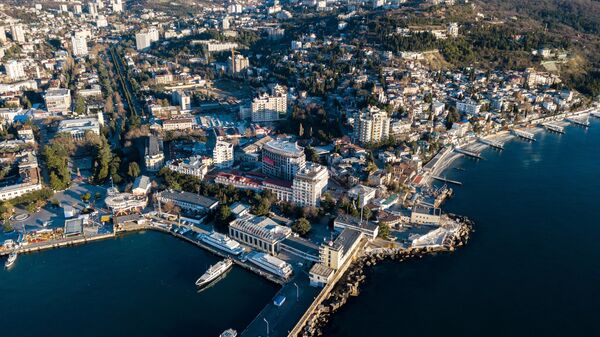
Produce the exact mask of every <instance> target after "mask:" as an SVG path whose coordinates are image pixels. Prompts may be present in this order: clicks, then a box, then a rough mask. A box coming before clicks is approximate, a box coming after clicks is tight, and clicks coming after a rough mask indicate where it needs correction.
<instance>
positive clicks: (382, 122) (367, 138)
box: [354, 106, 390, 144]
mask: <svg viewBox="0 0 600 337" xmlns="http://www.w3.org/2000/svg"><path fill="white" fill-rule="evenodd" d="M389 135H390V118H389V117H388V114H387V112H386V111H385V110H381V109H379V108H378V107H376V106H371V107H369V108H367V109H364V110H363V111H361V112H359V113H358V114H356V116H355V117H354V139H355V141H357V142H358V143H361V144H367V143H378V142H381V141H383V140H386V139H387V138H388V137H389Z"/></svg>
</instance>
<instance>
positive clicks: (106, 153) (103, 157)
mask: <svg viewBox="0 0 600 337" xmlns="http://www.w3.org/2000/svg"><path fill="white" fill-rule="evenodd" d="M96 151H97V152H96V165H97V167H96V181H98V182H104V181H105V180H106V179H107V178H108V174H109V165H110V162H111V160H112V157H113V156H112V152H111V151H110V146H109V145H108V142H107V141H106V138H104V137H102V138H101V141H100V144H98V146H97V147H96Z"/></svg>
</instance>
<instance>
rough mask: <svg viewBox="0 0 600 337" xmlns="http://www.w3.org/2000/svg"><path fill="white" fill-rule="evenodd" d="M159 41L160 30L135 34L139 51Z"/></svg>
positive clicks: (151, 29) (154, 29)
mask: <svg viewBox="0 0 600 337" xmlns="http://www.w3.org/2000/svg"><path fill="white" fill-rule="evenodd" d="M158 40H159V36H158V30H157V29H156V28H155V27H150V28H148V29H145V30H142V31H140V32H139V33H137V34H135V47H136V49H137V50H143V49H146V48H148V47H150V45H151V44H152V42H156V41H158Z"/></svg>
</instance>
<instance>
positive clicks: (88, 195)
mask: <svg viewBox="0 0 600 337" xmlns="http://www.w3.org/2000/svg"><path fill="white" fill-rule="evenodd" d="M91 198H92V194H91V193H90V192H86V193H85V194H82V195H81V200H83V202H89V201H90V199H91Z"/></svg>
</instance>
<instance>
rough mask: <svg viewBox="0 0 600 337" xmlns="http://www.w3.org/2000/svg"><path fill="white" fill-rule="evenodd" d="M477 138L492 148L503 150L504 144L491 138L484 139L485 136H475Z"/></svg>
mask: <svg viewBox="0 0 600 337" xmlns="http://www.w3.org/2000/svg"><path fill="white" fill-rule="evenodd" d="M477 140H478V141H479V142H480V143H482V144H485V145H489V146H491V147H493V148H494V149H498V150H504V144H502V143H500V142H497V141H494V140H491V139H485V138H481V137H480V138H477Z"/></svg>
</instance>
